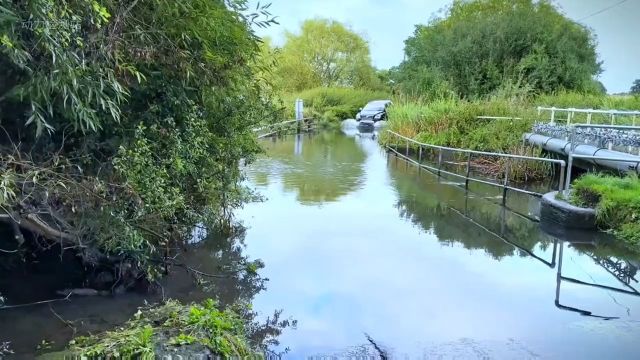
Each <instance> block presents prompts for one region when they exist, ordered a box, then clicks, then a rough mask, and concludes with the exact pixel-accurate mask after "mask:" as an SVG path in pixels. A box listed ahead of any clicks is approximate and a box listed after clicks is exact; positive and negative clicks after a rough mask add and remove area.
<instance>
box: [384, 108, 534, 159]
mask: <svg viewBox="0 0 640 360" xmlns="http://www.w3.org/2000/svg"><path fill="white" fill-rule="evenodd" d="M535 115H536V112H535V110H534V109H533V108H531V107H526V106H522V105H520V104H518V103H513V102H511V101H508V100H496V99H493V100H488V101H465V100H457V99H442V100H436V101H432V102H429V103H422V102H415V101H412V100H403V101H400V103H397V102H396V103H394V105H393V106H392V107H391V108H390V110H389V129H390V130H392V131H395V132H397V133H400V134H402V135H404V136H407V137H410V138H413V139H416V140H418V141H421V142H426V143H430V144H435V145H442V146H451V147H457V148H468V149H474V150H482V151H494V152H505V151H507V150H510V149H512V148H514V147H516V145H518V144H519V143H521V142H522V141H521V139H522V134H523V133H524V132H527V131H530V130H531V127H532V125H533V123H534V122H535ZM479 116H501V117H513V118H520V119H510V120H484V119H478V117H479Z"/></svg>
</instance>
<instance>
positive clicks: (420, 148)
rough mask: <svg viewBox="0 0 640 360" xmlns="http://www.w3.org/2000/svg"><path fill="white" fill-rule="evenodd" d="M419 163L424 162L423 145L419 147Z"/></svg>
mask: <svg viewBox="0 0 640 360" xmlns="http://www.w3.org/2000/svg"><path fill="white" fill-rule="evenodd" d="M418 163H419V164H422V145H420V146H419V147H418Z"/></svg>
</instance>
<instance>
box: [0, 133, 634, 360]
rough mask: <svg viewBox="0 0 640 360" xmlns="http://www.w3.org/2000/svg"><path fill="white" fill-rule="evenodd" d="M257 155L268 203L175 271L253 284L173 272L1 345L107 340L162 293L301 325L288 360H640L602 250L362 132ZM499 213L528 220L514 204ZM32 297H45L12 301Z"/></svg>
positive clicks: (620, 271)
mask: <svg viewBox="0 0 640 360" xmlns="http://www.w3.org/2000/svg"><path fill="white" fill-rule="evenodd" d="M262 144H263V146H264V148H265V149H266V154H265V155H264V156H262V157H260V158H259V160H258V161H256V162H255V163H254V164H251V165H250V166H248V167H247V168H246V169H245V170H246V175H247V183H248V185H249V186H250V187H252V188H254V189H255V190H256V191H257V192H259V193H260V194H262V195H263V196H264V198H265V199H264V201H263V202H256V203H251V204H248V205H246V206H245V207H244V208H243V209H241V210H240V211H238V212H237V214H236V215H237V218H238V220H239V221H240V222H241V223H243V224H244V225H245V226H246V230H245V231H238V233H237V234H236V236H234V237H231V238H220V237H216V236H211V237H210V238H209V239H207V240H206V241H203V242H202V243H199V244H196V245H194V246H193V248H191V249H190V250H189V251H188V252H187V253H186V254H184V255H183V256H182V258H181V259H182V261H184V262H185V263H186V264H189V265H190V266H193V267H194V268H197V269H199V270H202V271H205V272H208V273H225V272H229V270H230V269H236V270H237V269H245V268H258V269H259V270H258V273H253V272H247V271H244V272H243V271H239V272H234V275H233V276H229V277H228V278H225V279H221V280H217V281H214V282H213V283H211V284H209V285H210V286H208V287H207V288H205V289H201V288H198V287H196V286H194V283H193V281H192V279H191V277H190V276H189V275H188V274H186V273H185V272H182V271H180V270H175V271H173V272H172V274H171V276H169V277H168V278H166V279H164V280H163V282H162V285H163V291H162V293H161V294H154V295H149V294H136V293H132V294H127V295H123V296H118V297H114V298H112V297H94V298H77V299H73V301H62V302H56V303H48V304H43V305H38V306H31V307H24V308H16V309H11V310H2V311H0V343H2V342H3V341H11V345H12V349H13V350H15V351H16V352H17V356H15V358H25V359H27V358H32V357H33V354H34V353H35V346H36V345H37V344H39V343H40V342H41V340H43V339H46V340H47V343H48V344H50V346H51V349H53V350H55V349H58V348H61V347H63V346H64V345H65V344H66V343H67V342H68V341H69V339H70V338H71V337H72V335H73V334H74V333H75V332H76V331H78V332H79V333H86V332H87V331H90V332H95V331H100V330H103V329H106V328H111V327H113V326H117V324H119V323H122V322H123V321H124V320H125V319H127V318H129V317H130V316H131V315H132V314H133V313H134V312H135V311H136V308H137V307H138V306H141V305H142V304H144V303H145V302H155V301H159V300H161V298H162V296H163V295H164V296H166V297H170V298H177V299H180V300H183V301H197V300H200V299H203V298H206V297H214V298H216V299H218V300H219V301H220V302H221V303H222V304H231V303H237V302H241V303H251V302H253V304H254V307H253V308H254V310H255V311H256V312H258V316H257V318H258V319H264V318H266V317H267V316H269V315H271V314H273V311H274V310H276V309H283V316H284V317H291V318H293V319H295V320H297V321H298V326H297V329H287V330H285V332H284V333H283V334H282V335H281V336H280V338H279V340H280V342H281V344H282V345H281V347H280V348H279V349H278V350H280V351H283V350H284V349H285V348H289V349H290V351H289V352H288V353H287V354H286V355H284V358H286V359H302V358H309V357H314V356H327V355H331V356H338V357H340V356H344V357H347V356H349V355H362V354H376V351H375V350H374V349H373V346H371V343H370V342H369V340H368V339H367V336H368V337H370V339H371V340H372V341H374V342H375V343H376V344H377V345H378V346H379V347H380V348H381V349H382V350H383V351H386V352H387V353H388V354H390V355H392V358H402V359H405V358H407V359H423V358H435V359H537V358H540V359H564V358H580V359H602V358H607V359H608V358H611V359H637V358H638V357H640V342H639V341H638V340H640V313H639V311H640V297H639V296H638V295H639V294H638V293H637V291H636V290H635V289H637V288H638V275H637V272H638V266H639V265H640V261H639V259H638V258H637V257H631V256H629V255H625V252H624V251H622V250H620V249H617V248H616V247H615V246H612V245H611V244H608V243H607V241H608V240H610V239H608V238H606V237H601V236H589V235H575V234H573V235H557V236H553V235H550V234H549V233H547V232H544V231H542V230H541V229H540V227H539V224H538V223H536V222H532V221H530V220H529V219H527V218H526V217H523V216H520V215H517V214H516V213H513V212H511V211H508V210H506V209H505V208H503V207H501V206H499V205H497V204H495V203H494V202H492V199H493V198H495V194H492V189H476V190H477V191H475V192H466V191H465V190H464V188H463V187H460V186H457V185H456V184H455V183H453V182H451V181H448V180H446V179H442V178H438V177H436V176H434V175H432V174H430V173H428V172H426V171H418V169H417V168H416V167H415V166H414V165H411V164H408V163H407V162H405V161H403V160H402V159H398V158H396V157H395V156H392V155H389V156H387V154H386V153H385V151H384V150H383V149H382V148H381V147H380V146H379V145H378V143H377V141H376V140H375V139H373V138H372V135H371V134H369V135H360V134H351V135H350V136H346V135H344V134H342V133H333V132H327V133H319V134H316V135H313V136H311V135H302V136H290V137H285V138H281V139H277V140H264V141H262ZM485 190H486V191H485ZM496 192H497V191H496ZM478 193H480V194H483V195H476V194H478ZM510 202H511V203H510V205H511V206H512V207H518V208H519V209H521V210H522V211H525V212H529V213H535V211H536V203H537V201H536V200H534V199H529V198H527V197H526V196H522V197H517V196H514V197H511V198H510ZM565 240H566V241H565ZM256 261H258V262H257V263H256ZM262 264H264V267H262ZM256 265H257V266H256ZM43 272H44V271H43ZM267 278H268V279H269V280H268V281H266V279H267ZM32 281H33V280H28V279H25V280H24V282H22V283H21V284H17V285H16V284H14V285H13V286H14V287H15V288H18V289H17V290H12V287H11V286H9V285H6V286H5V284H4V283H2V282H0V287H2V289H0V290H2V291H4V292H3V295H5V296H6V297H7V305H12V304H14V303H20V302H25V301H29V300H30V301H32V300H41V299H46V298H49V297H50V296H51V294H50V292H51V291H53V289H51V290H47V291H44V288H43V287H42V285H38V284H33V283H31V282H32ZM47 282H50V281H49V280H47ZM28 285H30V286H31V287H36V288H38V289H40V292H43V293H42V294H41V295H39V296H41V298H36V299H33V298H32V297H33V296H32V294H31V298H29V297H28V296H26V295H24V294H26V293H27V292H31V293H33V291H34V290H33V289H31V290H20V288H21V287H27V286H28ZM49 285H50V286H53V285H51V284H49ZM60 286H65V285H64V284H61V285H60ZM23 295H24V296H23ZM62 319H64V321H62Z"/></svg>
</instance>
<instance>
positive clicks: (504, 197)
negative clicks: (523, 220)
mask: <svg viewBox="0 0 640 360" xmlns="http://www.w3.org/2000/svg"><path fill="white" fill-rule="evenodd" d="M510 165H511V161H510V160H509V159H507V161H506V162H505V168H504V183H503V185H502V206H505V205H507V186H508V185H509V173H510V171H509V170H510Z"/></svg>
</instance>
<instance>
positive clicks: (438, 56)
mask: <svg viewBox="0 0 640 360" xmlns="http://www.w3.org/2000/svg"><path fill="white" fill-rule="evenodd" d="M405 55H406V60H405V61H404V62H403V63H402V65H401V66H400V68H399V69H398V71H397V72H396V73H395V76H396V77H395V79H396V80H397V81H399V82H401V83H402V84H403V87H404V88H405V90H410V91H418V92H423V93H425V92H426V93H434V92H435V93H437V92H442V91H443V90H444V91H446V90H447V89H450V90H452V91H453V92H455V93H457V94H459V95H461V96H463V97H477V96H484V95H488V94H491V93H493V92H495V91H497V90H498V89H499V88H500V87H501V86H503V85H504V84H506V86H507V87H510V88H513V87H514V86H515V87H517V88H522V89H527V91H528V92H552V91H556V90H560V89H566V90H584V91H588V90H593V91H596V90H599V89H598V87H597V86H595V85H594V83H593V82H594V80H593V79H594V77H595V76H596V75H598V74H599V73H600V72H601V66H600V63H599V62H598V59H597V53H596V40H595V37H594V36H593V34H592V33H591V32H590V30H589V29H588V28H586V27H585V26H583V25H581V24H579V23H576V22H574V21H572V20H570V19H568V18H567V17H565V16H564V15H562V14H561V13H560V12H559V11H558V10H557V9H556V8H555V6H554V5H553V4H552V3H550V2H549V1H546V0H542V1H533V0H474V1H460V0H456V1H454V2H453V4H452V5H451V6H450V7H449V8H448V10H446V12H445V13H444V15H443V16H442V17H439V18H435V19H434V20H432V21H431V22H430V23H429V24H428V25H418V26H416V30H415V32H414V34H413V36H411V37H410V38H409V39H407V40H406V41H405Z"/></svg>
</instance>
